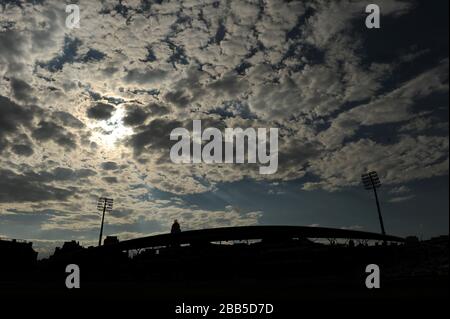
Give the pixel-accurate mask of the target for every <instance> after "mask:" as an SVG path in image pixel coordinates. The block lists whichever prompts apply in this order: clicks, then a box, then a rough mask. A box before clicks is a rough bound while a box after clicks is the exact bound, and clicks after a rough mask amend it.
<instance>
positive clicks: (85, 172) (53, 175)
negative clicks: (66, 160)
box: [29, 167, 97, 182]
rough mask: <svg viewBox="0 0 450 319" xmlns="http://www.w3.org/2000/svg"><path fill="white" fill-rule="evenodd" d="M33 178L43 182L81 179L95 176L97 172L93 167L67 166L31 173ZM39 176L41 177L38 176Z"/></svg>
mask: <svg viewBox="0 0 450 319" xmlns="http://www.w3.org/2000/svg"><path fill="white" fill-rule="evenodd" d="M29 174H30V175H31V176H32V177H33V179H40V180H41V181H42V182H53V181H79V180H81V179H86V178H89V177H91V176H95V175H96V174H97V173H96V172H95V171H93V170H91V169H85V168H83V169H78V170H73V169H70V168H65V167H57V168H55V169H53V170H52V171H49V172H47V171H45V172H40V173H39V174H37V175H36V174H31V173H29ZM38 176H39V177H38Z"/></svg>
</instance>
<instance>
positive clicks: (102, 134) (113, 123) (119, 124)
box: [90, 107, 133, 149]
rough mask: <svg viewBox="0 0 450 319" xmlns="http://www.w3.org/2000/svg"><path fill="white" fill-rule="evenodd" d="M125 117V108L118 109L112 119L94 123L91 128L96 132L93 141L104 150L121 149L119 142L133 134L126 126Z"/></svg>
mask: <svg viewBox="0 0 450 319" xmlns="http://www.w3.org/2000/svg"><path fill="white" fill-rule="evenodd" d="M124 117H125V108H124V107H118V108H117V109H116V110H115V111H114V113H113V115H112V117H111V118H110V119H108V120H103V121H95V123H92V124H91V125H90V127H91V129H92V130H93V131H94V132H93V134H92V138H93V141H94V142H96V143H97V144H98V145H100V146H102V147H104V148H109V149H111V148H117V147H119V146H120V143H119V142H120V141H122V140H123V139H124V138H126V137H127V136H129V135H131V134H132V133H133V130H132V129H131V128H130V127H127V126H125V125H124V123H123V118H124Z"/></svg>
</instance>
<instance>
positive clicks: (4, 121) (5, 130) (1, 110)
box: [0, 96, 38, 152]
mask: <svg viewBox="0 0 450 319" xmlns="http://www.w3.org/2000/svg"><path fill="white" fill-rule="evenodd" d="M37 111H38V108H37V107H30V106H21V105H19V104H16V103H14V102H13V101H11V100H10V99H9V98H7V97H4V96H0V152H1V151H2V149H3V148H4V147H5V146H6V145H7V144H8V142H7V140H6V136H8V135H11V134H15V133H18V132H20V127H30V126H31V124H32V121H33V118H34V115H35V114H36V113H37Z"/></svg>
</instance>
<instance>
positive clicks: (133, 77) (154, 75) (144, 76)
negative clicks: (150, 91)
mask: <svg viewBox="0 0 450 319" xmlns="http://www.w3.org/2000/svg"><path fill="white" fill-rule="evenodd" d="M167 75H168V73H167V72H166V71H163V70H139V69H132V70H129V71H128V73H127V75H126V76H125V78H124V80H125V82H128V83H137V84H150V83H157V82H159V81H161V80H163V79H165V78H166V76H167Z"/></svg>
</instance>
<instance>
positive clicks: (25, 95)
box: [11, 78, 36, 102]
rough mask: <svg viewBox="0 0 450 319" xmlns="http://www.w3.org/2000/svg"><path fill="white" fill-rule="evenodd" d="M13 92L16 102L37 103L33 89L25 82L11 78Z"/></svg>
mask: <svg viewBox="0 0 450 319" xmlns="http://www.w3.org/2000/svg"><path fill="white" fill-rule="evenodd" d="M11 91H12V95H13V96H14V98H15V99H16V100H19V101H24V102H35V101H36V98H35V97H33V88H32V87H31V86H30V85H28V83H26V82H25V81H22V80H20V79H16V78H11Z"/></svg>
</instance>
